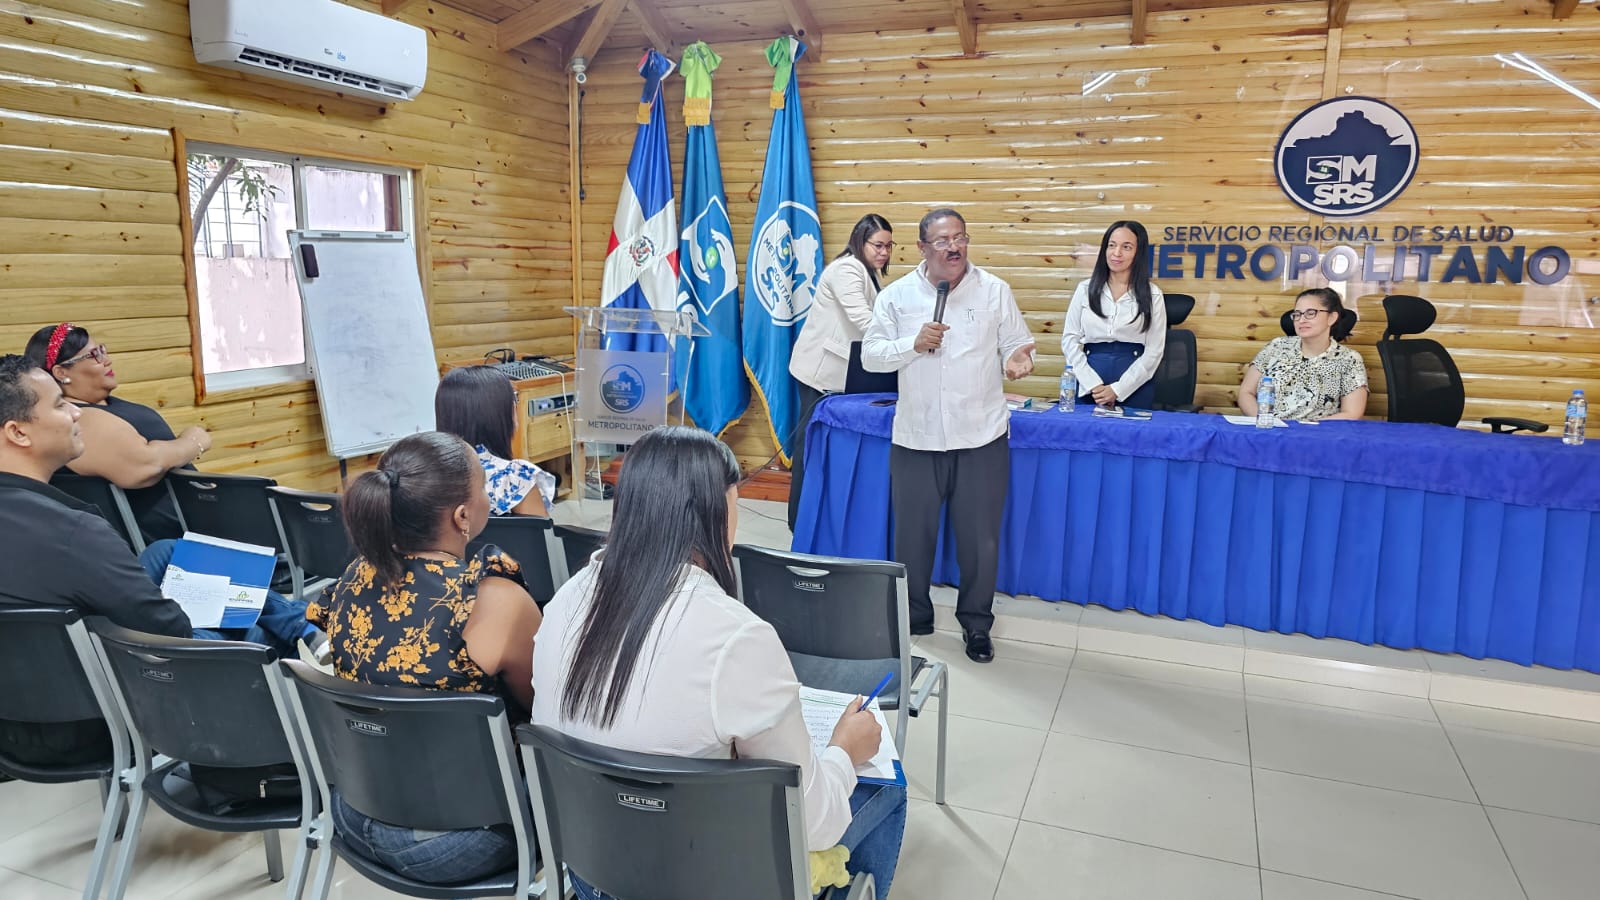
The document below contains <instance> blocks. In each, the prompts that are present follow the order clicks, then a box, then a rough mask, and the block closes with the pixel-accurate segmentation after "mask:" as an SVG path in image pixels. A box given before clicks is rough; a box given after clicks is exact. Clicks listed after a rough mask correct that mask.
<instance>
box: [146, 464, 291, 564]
mask: <svg viewBox="0 0 1600 900" xmlns="http://www.w3.org/2000/svg"><path fill="white" fill-rule="evenodd" d="M276 484H277V482H276V481H273V480H272V479H271V478H259V477H257V476H254V475H219V474H217V473H215V472H192V471H189V470H187V469H174V470H173V471H171V472H168V473H167V486H168V487H169V488H170V489H171V490H172V494H173V497H174V498H175V499H176V500H177V501H178V512H179V513H180V514H181V515H182V516H183V527H184V528H185V529H187V530H189V531H193V532H195V533H196V534H205V535H210V536H211V537H219V538H226V539H228V540H230V541H241V542H243V543H246V544H256V545H258V546H261V547H271V548H273V549H274V550H276V551H277V552H279V553H282V552H283V550H284V548H283V547H282V546H281V545H280V543H279V542H280V541H281V538H280V537H279V536H278V523H277V521H276V520H274V519H273V517H272V504H271V502H270V501H268V499H267V489H268V488H270V487H272V486H274V485H276Z"/></svg>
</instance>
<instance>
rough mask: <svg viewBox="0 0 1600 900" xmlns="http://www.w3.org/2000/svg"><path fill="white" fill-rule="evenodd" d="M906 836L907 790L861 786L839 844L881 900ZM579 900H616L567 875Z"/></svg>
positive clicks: (852, 797) (852, 800)
mask: <svg viewBox="0 0 1600 900" xmlns="http://www.w3.org/2000/svg"><path fill="white" fill-rule="evenodd" d="M905 836H906V789H905V788H904V787H902V786H900V785H884V784H858V785H856V790H855V793H853V794H851V795H850V826H849V827H848V828H846V829H845V830H844V836H843V837H840V838H839V843H841V844H843V845H845V846H846V847H849V848H850V861H849V862H847V863H845V869H847V870H848V871H849V872H850V874H851V875H852V876H855V875H858V874H860V873H862V872H866V873H868V874H870V875H871V876H872V881H873V884H874V886H875V888H876V891H877V896H878V897H879V898H887V897H888V896H889V885H890V883H892V882H893V881H894V870H895V867H896V866H897V865H899V863H900V842H901V841H903V840H904V839H905ZM567 877H568V879H569V880H570V881H571V882H572V889H573V891H574V892H575V893H576V894H577V896H578V900H616V898H615V897H613V896H612V895H610V894H608V893H606V892H605V891H601V890H597V889H595V888H593V887H590V886H589V884H588V883H586V882H585V881H584V880H583V879H581V878H579V877H578V876H577V874H576V873H573V872H570V871H569V872H568V873H567Z"/></svg>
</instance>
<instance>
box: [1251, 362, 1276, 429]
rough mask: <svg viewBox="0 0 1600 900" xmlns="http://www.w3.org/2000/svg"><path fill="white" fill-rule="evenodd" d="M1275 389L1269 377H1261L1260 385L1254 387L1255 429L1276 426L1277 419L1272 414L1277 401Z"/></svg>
mask: <svg viewBox="0 0 1600 900" xmlns="http://www.w3.org/2000/svg"><path fill="white" fill-rule="evenodd" d="M1276 387H1277V386H1276V385H1274V384H1273V383H1272V376H1271V375H1263V376H1262V378H1261V383H1260V384H1258V385H1256V427H1257V428H1272V427H1273V426H1275V425H1277V424H1278V420H1277V417H1276V416H1274V415H1273V414H1272V412H1273V408H1274V406H1275V405H1276V401H1277V395H1276Z"/></svg>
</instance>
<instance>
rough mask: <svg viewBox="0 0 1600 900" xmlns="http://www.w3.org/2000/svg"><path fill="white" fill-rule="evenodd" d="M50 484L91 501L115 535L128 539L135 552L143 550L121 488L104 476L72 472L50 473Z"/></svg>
mask: <svg viewBox="0 0 1600 900" xmlns="http://www.w3.org/2000/svg"><path fill="white" fill-rule="evenodd" d="M50 486H51V487H53V488H55V489H56V490H59V491H61V492H62V493H64V494H68V495H70V496H72V497H75V498H77V499H79V500H82V501H83V502H85V503H91V504H93V505H94V506H95V508H97V509H99V510H100V515H101V516H103V517H104V518H105V520H106V521H107V522H110V523H111V527H112V528H113V529H115V530H116V532H117V534H120V535H122V539H123V540H125V541H127V542H128V546H129V547H131V548H132V549H133V552H134V554H135V555H138V554H140V553H143V552H144V546H145V545H144V533H143V532H141V531H140V530H139V521H138V520H137V519H135V518H134V516H133V507H132V506H129V505H128V495H127V494H125V493H123V492H122V488H119V487H117V486H116V485H114V484H112V483H111V482H109V481H107V480H105V479H104V478H91V477H89V476H87V475H77V474H74V473H72V472H57V473H56V474H54V475H52V476H50Z"/></svg>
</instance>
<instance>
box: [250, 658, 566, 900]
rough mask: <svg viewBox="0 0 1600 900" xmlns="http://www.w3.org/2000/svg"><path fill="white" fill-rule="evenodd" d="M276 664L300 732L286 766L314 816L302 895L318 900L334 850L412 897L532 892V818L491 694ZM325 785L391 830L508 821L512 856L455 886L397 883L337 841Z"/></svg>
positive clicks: (537, 888)
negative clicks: (294, 770)
mask: <svg viewBox="0 0 1600 900" xmlns="http://www.w3.org/2000/svg"><path fill="white" fill-rule="evenodd" d="M279 665H280V666H281V667H283V669H284V670H285V672H286V674H287V675H288V676H289V680H290V686H291V690H289V691H288V692H287V693H288V699H289V704H288V706H289V708H290V710H291V712H292V714H293V716H294V727H295V728H296V729H298V732H297V733H298V734H300V735H301V740H300V742H299V744H298V745H291V749H296V750H297V752H299V753H301V754H302V755H303V758H302V759H297V760H296V762H297V763H298V764H299V766H300V769H301V771H309V772H310V773H311V780H312V781H313V782H315V785H316V792H317V796H318V800H319V810H320V811H319V812H318V813H317V815H316V816H315V817H314V818H313V819H312V820H311V821H310V822H309V823H307V824H306V825H305V826H304V827H303V828H302V829H301V842H302V843H303V844H305V846H306V847H308V848H311V849H315V848H317V847H322V848H323V853H322V855H321V857H320V858H319V859H318V861H317V872H316V877H315V878H314V879H313V880H312V885H313V888H312V893H311V897H312V900H326V898H327V896H328V890H329V888H330V886H331V885H332V883H333V863H334V857H335V855H337V856H338V857H339V858H341V859H343V860H344V861H345V862H346V863H349V864H350V866H351V867H352V868H354V869H355V870H356V871H358V872H360V873H361V874H362V875H363V876H365V877H366V878H368V879H369V880H371V881H374V882H376V883H377V884H379V885H381V886H383V887H385V888H387V889H389V890H391V891H397V892H399V893H402V894H406V895H408V896H412V897H434V898H441V900H444V898H452V897H517V898H527V897H539V896H542V895H543V890H544V885H543V884H542V883H538V882H535V881H534V876H535V874H536V872H537V869H538V865H537V857H536V856H535V853H534V849H533V848H534V835H533V817H532V814H531V813H530V811H529V808H528V798H527V794H526V792H525V790H524V788H523V782H522V778H521V776H520V775H519V774H518V772H517V762H516V756H515V754H516V749H515V747H513V745H512V743H511V726H510V723H509V722H508V721H507V719H506V708H505V703H504V702H503V701H501V700H500V698H498V697H493V696H490V695H488V694H465V693H457V692H453V691H429V690H423V689H420V688H403V687H388V686H382V685H370V684H360V683H357V682H354V681H346V680H344V679H341V678H334V677H332V676H329V675H324V674H323V673H321V672H319V671H317V670H316V669H313V668H312V667H311V666H308V665H306V664H305V663H302V662H299V661H298V660H285V661H283V662H280V663H279ZM335 789H337V790H338V792H339V794H340V795H341V796H342V797H343V798H344V800H345V801H346V802H347V803H349V804H350V805H351V806H352V807H354V808H356V809H358V810H360V811H361V812H363V813H365V814H366V815H368V816H371V817H372V818H375V819H378V820H380V821H383V822H387V823H389V824H392V825H396V826H399V827H402V828H416V829H423V830H438V831H453V830H457V829H462V828H480V827H488V826H490V825H498V824H505V823H509V824H510V825H511V828H512V830H513V831H514V832H515V834H516V842H517V847H518V852H517V863H516V865H515V866H513V867H512V868H510V869H508V870H506V871H504V872H499V873H496V874H494V875H490V876H488V877H486V878H482V879H479V880H478V881H474V882H470V883H464V884H450V885H441V884H428V883H425V882H420V881H414V880H412V879H410V878H406V877H405V876H403V875H401V874H399V873H398V872H395V871H393V870H391V869H388V868H386V867H384V866H382V865H379V864H378V863H375V862H373V861H371V860H369V859H367V858H366V857H364V856H362V855H361V854H359V853H357V852H355V851H354V850H353V849H351V847H350V845H349V844H347V843H346V842H345V840H344V837H343V836H342V835H340V834H339V832H338V830H337V829H335V828H334V825H333V820H332V817H331V816H330V815H329V814H328V805H329V804H330V803H331V802H332V791H333V790H335ZM329 848H331V849H332V851H333V852H331V853H330V852H328V849H329ZM552 896H558V895H552Z"/></svg>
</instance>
